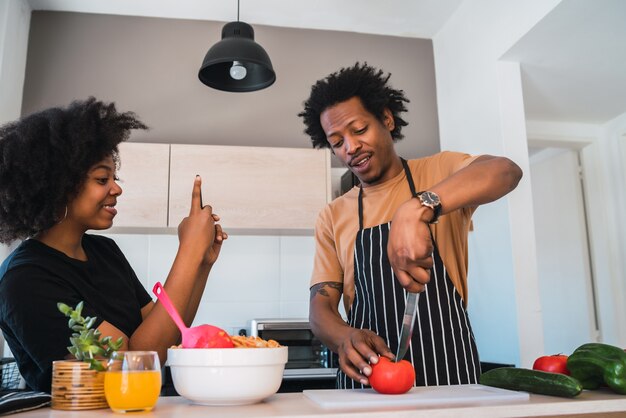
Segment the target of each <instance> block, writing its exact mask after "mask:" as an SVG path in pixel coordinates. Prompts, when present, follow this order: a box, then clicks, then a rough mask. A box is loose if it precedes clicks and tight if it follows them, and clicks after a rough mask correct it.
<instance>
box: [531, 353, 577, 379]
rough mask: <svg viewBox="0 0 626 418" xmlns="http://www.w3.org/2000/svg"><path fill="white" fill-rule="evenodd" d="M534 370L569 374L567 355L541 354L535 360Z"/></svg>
mask: <svg viewBox="0 0 626 418" xmlns="http://www.w3.org/2000/svg"><path fill="white" fill-rule="evenodd" d="M533 370H541V371H542V372H550V373H561V374H566V375H569V370H567V356H566V355H564V354H553V355H551V356H541V357H539V358H538V359H537V360H535V363H534V364H533Z"/></svg>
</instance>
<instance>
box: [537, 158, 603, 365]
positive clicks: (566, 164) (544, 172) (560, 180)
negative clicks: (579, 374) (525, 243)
mask: <svg viewBox="0 0 626 418" xmlns="http://www.w3.org/2000/svg"><path fill="white" fill-rule="evenodd" d="M529 155H530V171H531V173H530V174H531V184H532V195H533V211H534V220H535V237H536V241H537V243H536V245H537V269H538V276H539V291H540V298H541V308H542V316H543V326H544V348H545V353H546V354H557V353H563V354H569V353H571V352H573V351H574V350H575V349H576V348H577V347H578V346H580V345H581V344H583V343H586V342H590V341H598V340H599V326H598V315H597V309H596V306H595V300H596V298H595V294H594V277H593V273H592V272H593V268H592V267H593V263H592V257H591V253H590V251H589V234H588V228H587V225H588V222H587V221H588V219H587V213H586V209H585V208H586V205H585V189H584V182H583V181H582V179H583V176H582V165H581V162H580V161H581V156H580V150H577V149H569V148H530V149H529Z"/></svg>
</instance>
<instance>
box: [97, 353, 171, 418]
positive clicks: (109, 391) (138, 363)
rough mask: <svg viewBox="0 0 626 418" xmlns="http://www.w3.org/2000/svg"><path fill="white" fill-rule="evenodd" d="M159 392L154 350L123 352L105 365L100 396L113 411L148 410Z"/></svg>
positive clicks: (157, 364)
mask: <svg viewBox="0 0 626 418" xmlns="http://www.w3.org/2000/svg"><path fill="white" fill-rule="evenodd" d="M160 392H161V365H160V363H159V355H158V354H157V352H156V351H126V352H124V353H123V354H122V353H120V355H119V356H118V359H116V360H113V361H111V362H110V363H109V367H108V370H107V372H106V373H105V376H104V395H105V397H106V400H107V402H108V404H109V407H110V408H111V409H112V410H113V411H114V412H121V413H125V412H135V411H150V410H152V408H154V405H156V402H157V399H158V398H159V393H160Z"/></svg>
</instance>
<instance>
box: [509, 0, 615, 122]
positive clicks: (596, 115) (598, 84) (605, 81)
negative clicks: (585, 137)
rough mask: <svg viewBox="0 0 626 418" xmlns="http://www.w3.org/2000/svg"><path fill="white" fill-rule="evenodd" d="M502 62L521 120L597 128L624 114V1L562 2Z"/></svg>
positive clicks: (583, 0)
mask: <svg viewBox="0 0 626 418" xmlns="http://www.w3.org/2000/svg"><path fill="white" fill-rule="evenodd" d="M504 58H505V59H507V60H513V61H517V62H521V63H522V65H521V67H522V84H523V89H524V107H525V111H526V118H527V119H530V120H548V121H560V122H582V123H594V124H603V123H605V122H607V121H609V120H611V119H613V118H615V117H617V116H619V115H621V114H622V113H624V112H626V1H624V0H594V1H589V0H564V1H562V2H561V3H560V4H559V5H558V6H557V7H556V8H554V10H552V11H551V12H550V13H549V14H548V15H547V16H546V17H545V18H543V19H542V20H541V21H540V22H539V23H538V24H537V25H535V27H534V28H533V29H532V30H531V31H529V32H528V33H527V34H526V35H525V36H524V37H522V38H521V39H520V40H519V41H518V42H517V43H516V45H514V46H513V47H512V48H511V49H510V50H509V51H508V52H507V53H506V54H505V56H504Z"/></svg>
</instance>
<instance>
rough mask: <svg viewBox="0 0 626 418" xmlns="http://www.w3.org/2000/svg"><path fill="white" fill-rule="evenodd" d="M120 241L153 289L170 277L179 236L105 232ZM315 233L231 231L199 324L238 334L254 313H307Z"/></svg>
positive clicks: (288, 315)
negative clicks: (287, 233) (303, 234)
mask: <svg viewBox="0 0 626 418" xmlns="http://www.w3.org/2000/svg"><path fill="white" fill-rule="evenodd" d="M105 235H106V236H108V237H109V238H112V239H113V240H115V242H116V243H117V244H118V245H119V246H120V248H121V249H122V252H123V253H124V254H125V255H126V257H127V258H128V261H129V262H130V264H131V265H132V267H133V269H134V270H135V273H137V276H138V277H139V279H140V280H141V281H142V283H143V284H144V287H145V288H146V290H147V291H148V293H150V296H152V298H153V300H156V297H155V296H154V294H153V293H152V287H153V286H154V284H155V283H156V282H157V281H160V282H165V279H166V277H167V274H168V272H169V269H170V267H171V265H172V262H173V261H174V257H175V255H176V250H177V249H178V237H177V236H176V235H149V234H133V235H130V234H105ZM314 252H315V244H314V240H313V237H312V236H241V235H230V236H229V238H228V240H226V242H225V243H224V244H223V248H222V252H221V253H220V257H219V259H218V261H217V262H216V264H215V266H214V267H213V270H212V271H211V273H210V275H209V281H208V283H207V287H206V290H205V292H204V295H203V297H202V300H201V302H200V307H199V309H198V314H197V316H196V319H195V321H194V325H200V324H211V325H216V326H219V327H221V328H224V329H225V330H226V331H228V332H229V333H233V334H236V333H237V332H238V330H239V329H241V328H245V327H246V326H247V323H248V321H250V320H251V319H255V318H308V314H309V311H308V309H309V279H310V277H311V271H312V269H313V255H314Z"/></svg>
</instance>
